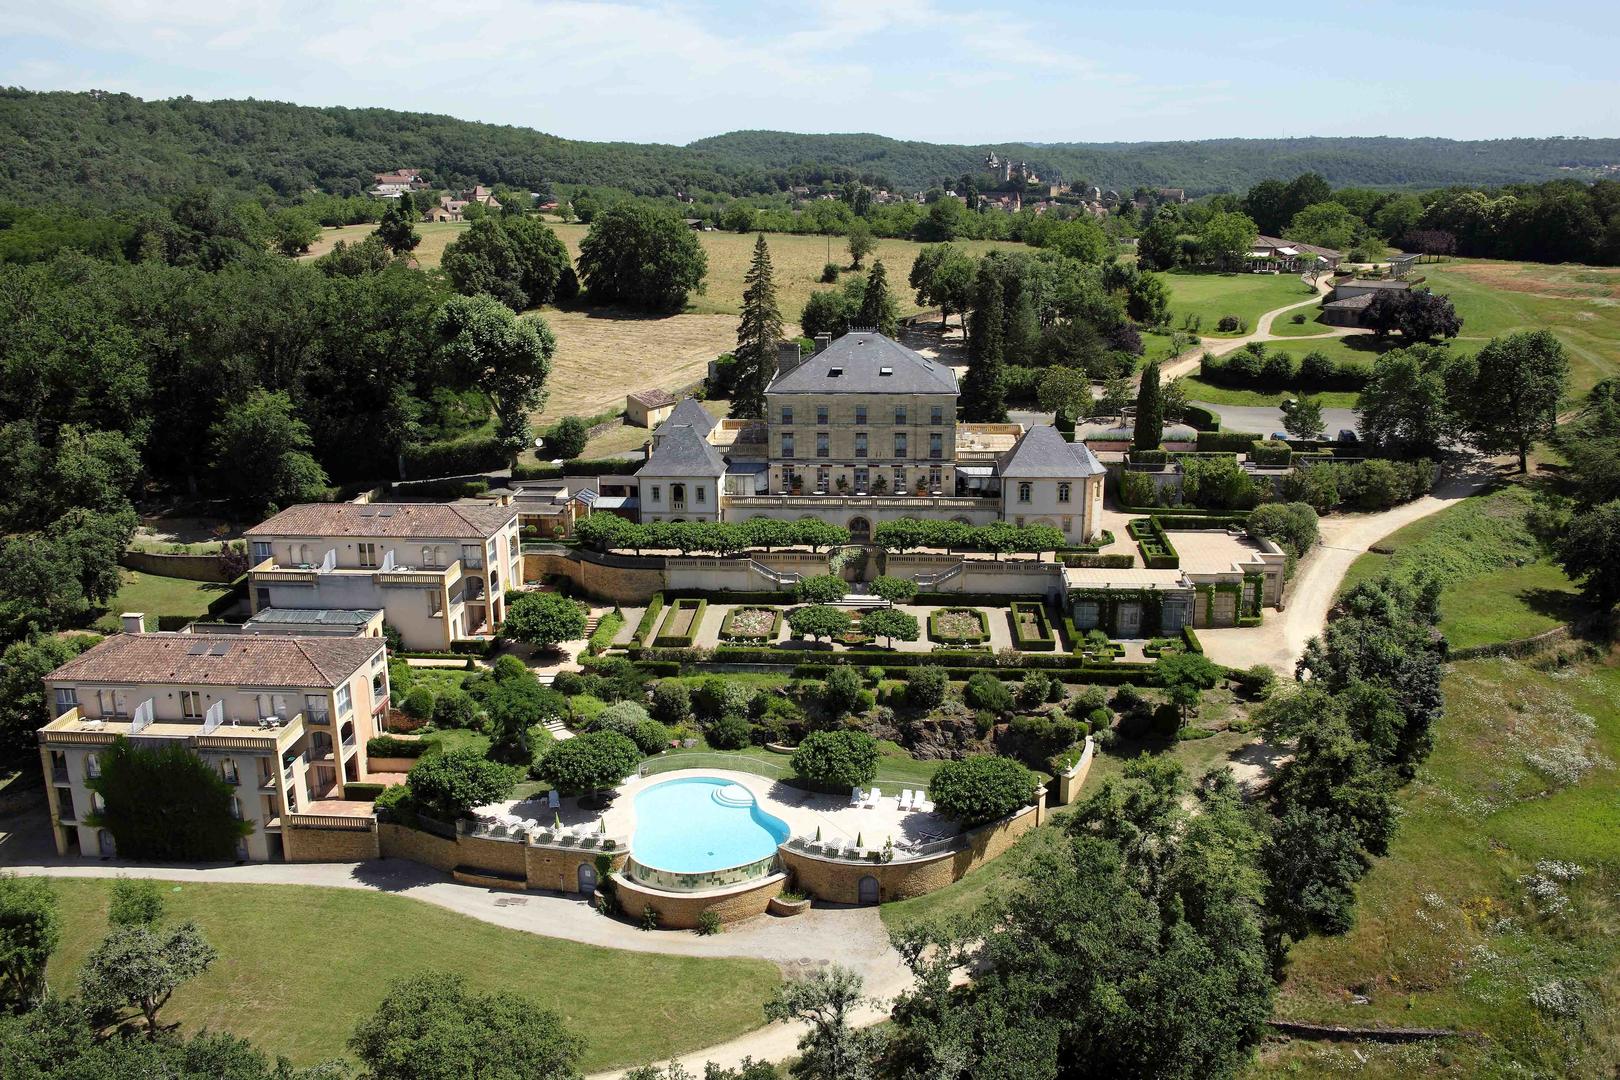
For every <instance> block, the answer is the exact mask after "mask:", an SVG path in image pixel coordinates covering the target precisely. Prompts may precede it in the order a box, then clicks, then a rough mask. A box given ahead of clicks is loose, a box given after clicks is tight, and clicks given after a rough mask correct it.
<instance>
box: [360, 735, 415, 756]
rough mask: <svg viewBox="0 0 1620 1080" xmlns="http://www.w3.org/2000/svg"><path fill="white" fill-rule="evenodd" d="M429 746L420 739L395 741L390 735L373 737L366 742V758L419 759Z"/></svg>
mask: <svg viewBox="0 0 1620 1080" xmlns="http://www.w3.org/2000/svg"><path fill="white" fill-rule="evenodd" d="M429 745H430V744H428V743H425V742H423V741H422V740H420V739H396V738H394V737H393V736H392V735H373V736H372V737H371V738H369V739H367V740H366V756H367V757H405V758H410V757H421V756H422V755H423V754H425V753H427V749H428V746H429Z"/></svg>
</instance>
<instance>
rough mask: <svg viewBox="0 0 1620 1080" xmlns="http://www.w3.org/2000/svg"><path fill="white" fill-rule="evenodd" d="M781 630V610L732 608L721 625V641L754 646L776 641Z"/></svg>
mask: <svg viewBox="0 0 1620 1080" xmlns="http://www.w3.org/2000/svg"><path fill="white" fill-rule="evenodd" d="M781 630H782V612H781V610H780V609H779V608H768V607H739V608H732V609H731V610H730V611H728V612H727V613H726V617H725V620H724V621H723V622H722V623H721V624H720V640H721V641H733V642H737V643H738V644H742V645H754V644H758V643H760V642H765V641H775V640H776V638H777V635H778V634H780V633H781Z"/></svg>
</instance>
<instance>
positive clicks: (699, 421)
mask: <svg viewBox="0 0 1620 1080" xmlns="http://www.w3.org/2000/svg"><path fill="white" fill-rule="evenodd" d="M717 423H719V421H717V420H716V419H715V418H714V417H712V416H710V415H709V410H708V409H705V408H704V407H703V406H702V405H701V404H700V403H699V402H698V400H697V398H689V397H687V398H681V400H680V401H678V402H676V403H675V408H674V409H673V410H672V411H671V412H670V414H669V415H668V416H667V417H665V418H664V422H663V423H662V424H659V425H658V430H657V431H656V432H654V433H653V434H654V436H655V437H656V436H657V435H662V434H666V430H665V429H671V430H672V429H674V428H678V427H689V428H692V429H693V430H694V431H696V432H697V433H698V434H699V435H701V436H702V437H704V438H705V439H706V438H708V437H709V432H711V431H713V430H714V427H715V425H716V424H717Z"/></svg>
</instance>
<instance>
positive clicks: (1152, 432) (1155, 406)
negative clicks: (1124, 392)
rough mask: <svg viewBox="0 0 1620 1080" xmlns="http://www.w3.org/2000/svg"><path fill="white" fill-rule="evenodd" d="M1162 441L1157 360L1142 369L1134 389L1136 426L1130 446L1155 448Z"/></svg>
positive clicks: (1161, 407)
mask: <svg viewBox="0 0 1620 1080" xmlns="http://www.w3.org/2000/svg"><path fill="white" fill-rule="evenodd" d="M1163 441H1164V397H1163V395H1162V393H1161V392H1160V389H1159V364H1158V361H1156V360H1155V361H1152V362H1150V363H1149V364H1148V365H1147V366H1146V367H1144V368H1143V369H1142V381H1141V384H1140V385H1139V386H1138V387H1137V390H1136V428H1135V430H1134V431H1133V432H1132V435H1131V446H1132V447H1133V448H1134V449H1136V450H1157V449H1158V448H1159V444H1160V443H1161V442H1163Z"/></svg>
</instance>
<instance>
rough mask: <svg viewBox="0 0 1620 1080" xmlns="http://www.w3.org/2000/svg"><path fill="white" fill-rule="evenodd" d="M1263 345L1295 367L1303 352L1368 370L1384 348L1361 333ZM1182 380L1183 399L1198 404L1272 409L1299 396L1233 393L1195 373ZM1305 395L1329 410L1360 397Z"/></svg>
mask: <svg viewBox="0 0 1620 1080" xmlns="http://www.w3.org/2000/svg"><path fill="white" fill-rule="evenodd" d="M1265 346H1266V352H1268V353H1286V354H1287V355H1288V356H1290V357H1292V358H1293V361H1294V364H1295V366H1296V367H1297V366H1298V364H1299V362H1300V361H1301V360H1303V359H1304V358H1305V355H1306V354H1307V353H1313V352H1321V353H1325V354H1327V356H1328V358H1329V359H1331V360H1332V361H1333V362H1334V363H1336V364H1355V365H1359V366H1362V367H1371V366H1372V363H1373V361H1374V360H1375V359H1376V358H1377V357H1378V354H1379V353H1380V352H1381V351H1383V350H1384V349H1385V348H1387V347H1388V346H1379V347H1374V342H1373V339H1372V338H1371V336H1369V335H1365V334H1358V335H1354V336H1351V337H1327V338H1314V339H1313V338H1306V339H1301V340H1297V341H1268V342H1265ZM1228 355H1230V354H1228ZM1185 378H1186V383H1185V385H1186V387H1187V397H1188V398H1189V399H1190V400H1192V401H1202V402H1206V403H1207V404H1210V405H1273V406H1275V405H1281V404H1282V403H1283V402H1284V401H1285V400H1287V399H1288V398H1297V397H1300V396H1301V394H1300V393H1299V391H1297V390H1279V391H1277V392H1275V393H1267V392H1265V391H1263V390H1236V389H1233V388H1231V387H1228V386H1216V385H1215V384H1214V383H1209V382H1205V381H1204V380H1202V379H1200V378H1199V377H1198V375H1197V373H1196V372H1195V373H1194V374H1192V375H1188V376H1185ZM1309 396H1310V397H1313V398H1316V399H1317V400H1318V401H1320V402H1321V403H1322V404H1323V405H1324V406H1325V407H1327V408H1332V409H1353V408H1355V407H1356V404H1357V402H1358V401H1359V400H1360V398H1361V395H1360V394H1358V393H1357V392H1356V391H1354V390H1325V391H1322V392H1320V393H1316V394H1311V395H1309Z"/></svg>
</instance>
